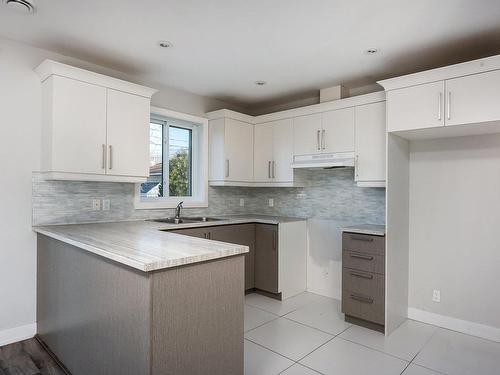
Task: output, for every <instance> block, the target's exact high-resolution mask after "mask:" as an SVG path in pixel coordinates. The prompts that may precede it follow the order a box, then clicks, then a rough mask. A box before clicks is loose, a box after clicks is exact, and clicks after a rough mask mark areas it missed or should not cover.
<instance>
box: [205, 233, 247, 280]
mask: <svg viewBox="0 0 500 375" xmlns="http://www.w3.org/2000/svg"><path fill="white" fill-rule="evenodd" d="M205 229H206V230H207V231H208V232H209V233H210V235H209V237H210V239H212V240H216V241H221V242H229V243H235V244H238V245H245V246H248V247H249V249H250V252H248V253H246V254H245V290H248V289H252V288H254V284H255V281H254V257H255V224H238V225H224V226H218V227H207V228H205Z"/></svg>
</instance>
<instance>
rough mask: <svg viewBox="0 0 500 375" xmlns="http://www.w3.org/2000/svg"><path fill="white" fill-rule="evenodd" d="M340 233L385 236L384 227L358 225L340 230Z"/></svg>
mask: <svg viewBox="0 0 500 375" xmlns="http://www.w3.org/2000/svg"><path fill="white" fill-rule="evenodd" d="M342 232H349V233H359V234H370V235H373V236H385V225H375V224H360V225H351V226H348V227H344V228H342Z"/></svg>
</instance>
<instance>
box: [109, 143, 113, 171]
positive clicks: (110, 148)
mask: <svg viewBox="0 0 500 375" xmlns="http://www.w3.org/2000/svg"><path fill="white" fill-rule="evenodd" d="M109 169H113V146H111V145H109Z"/></svg>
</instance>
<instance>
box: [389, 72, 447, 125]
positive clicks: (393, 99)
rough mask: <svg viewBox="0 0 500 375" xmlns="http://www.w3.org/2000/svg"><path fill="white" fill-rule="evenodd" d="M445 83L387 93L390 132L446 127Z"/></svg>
mask: <svg viewBox="0 0 500 375" xmlns="http://www.w3.org/2000/svg"><path fill="white" fill-rule="evenodd" d="M444 96H445V93H444V82H443V81H439V82H432V83H426V84H422V85H418V86H413V87H405V88H402V89H397V90H391V91H389V92H388V93H387V103H388V104H387V123H388V129H387V130H388V131H390V132H392V131H399V130H413V129H424V128H433V127H437V126H443V125H444V104H445V103H444V100H445V98H444Z"/></svg>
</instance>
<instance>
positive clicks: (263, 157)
mask: <svg viewBox="0 0 500 375" xmlns="http://www.w3.org/2000/svg"><path fill="white" fill-rule="evenodd" d="M254 135H255V139H254V142H255V147H254V177H255V181H257V182H270V181H271V179H272V161H273V125H272V123H265V124H258V125H255V132H254Z"/></svg>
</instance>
